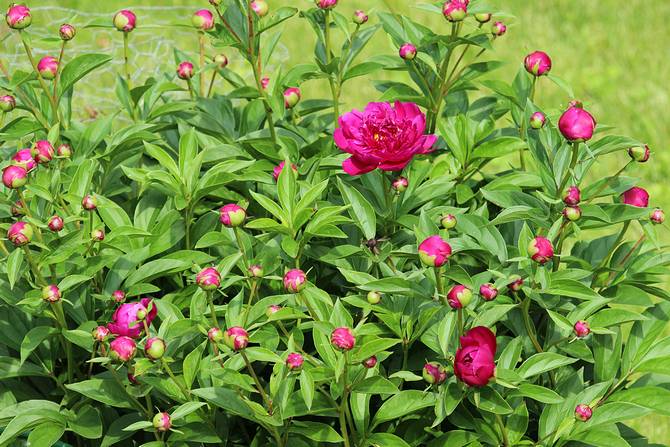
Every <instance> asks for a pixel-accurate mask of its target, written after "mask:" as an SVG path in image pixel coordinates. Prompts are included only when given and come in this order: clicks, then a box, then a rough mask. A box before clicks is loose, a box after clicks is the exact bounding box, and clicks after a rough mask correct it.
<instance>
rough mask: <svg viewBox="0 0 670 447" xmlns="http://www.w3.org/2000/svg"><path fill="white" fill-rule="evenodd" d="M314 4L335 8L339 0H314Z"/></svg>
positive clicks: (320, 6) (323, 7)
mask: <svg viewBox="0 0 670 447" xmlns="http://www.w3.org/2000/svg"><path fill="white" fill-rule="evenodd" d="M314 4H315V5H316V7H317V8H320V9H333V8H334V7H335V6H337V0H314Z"/></svg>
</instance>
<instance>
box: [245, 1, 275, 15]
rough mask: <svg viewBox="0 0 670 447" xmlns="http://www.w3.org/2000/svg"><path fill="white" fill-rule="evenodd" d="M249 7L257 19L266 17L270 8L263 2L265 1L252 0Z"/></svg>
mask: <svg viewBox="0 0 670 447" xmlns="http://www.w3.org/2000/svg"><path fill="white" fill-rule="evenodd" d="M249 7H250V8H251V10H252V11H253V12H255V13H256V15H257V16H258V17H265V16H266V15H268V11H269V10H270V7H269V6H268V4H267V3H266V2H265V0H253V1H252V2H251V3H250V4H249Z"/></svg>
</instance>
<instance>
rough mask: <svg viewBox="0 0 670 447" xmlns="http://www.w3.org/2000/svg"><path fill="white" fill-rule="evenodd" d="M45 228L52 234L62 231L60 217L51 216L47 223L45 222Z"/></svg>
mask: <svg viewBox="0 0 670 447" xmlns="http://www.w3.org/2000/svg"><path fill="white" fill-rule="evenodd" d="M47 226H48V227H49V229H50V230H51V231H53V232H54V233H58V232H59V231H60V230H62V229H63V219H62V218H61V217H60V216H51V218H50V219H49V222H47Z"/></svg>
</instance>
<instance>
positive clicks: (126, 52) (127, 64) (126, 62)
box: [123, 32, 131, 90]
mask: <svg viewBox="0 0 670 447" xmlns="http://www.w3.org/2000/svg"><path fill="white" fill-rule="evenodd" d="M128 34H130V33H126V32H124V33H123V68H124V70H125V73H126V83H127V84H128V89H129V90H130V89H131V86H130V61H129V59H130V58H129V54H130V51H129V48H128V38H129V37H128Z"/></svg>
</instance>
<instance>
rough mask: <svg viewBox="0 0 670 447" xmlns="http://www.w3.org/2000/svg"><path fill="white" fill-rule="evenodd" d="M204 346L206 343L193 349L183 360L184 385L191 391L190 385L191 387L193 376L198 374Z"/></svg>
mask: <svg viewBox="0 0 670 447" xmlns="http://www.w3.org/2000/svg"><path fill="white" fill-rule="evenodd" d="M206 346H207V341H204V342H202V343H201V344H200V346H198V347H197V348H195V349H194V350H193V351H191V352H189V353H188V355H187V356H186V357H185V358H184V365H183V374H184V382H185V383H186V387H187V388H188V389H191V385H193V380H195V376H196V374H198V370H199V369H200V359H201V357H202V353H203V352H204V350H205V347H206Z"/></svg>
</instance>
